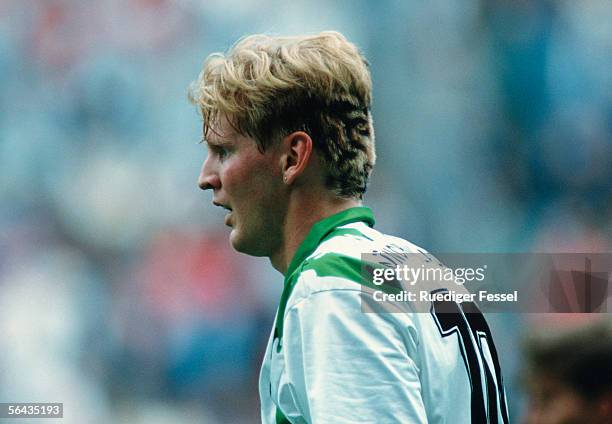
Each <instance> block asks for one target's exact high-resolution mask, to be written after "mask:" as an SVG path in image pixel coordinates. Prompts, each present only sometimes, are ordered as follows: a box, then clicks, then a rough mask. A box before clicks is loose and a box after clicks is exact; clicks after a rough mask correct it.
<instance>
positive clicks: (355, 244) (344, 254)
mask: <svg viewBox="0 0 612 424" xmlns="http://www.w3.org/2000/svg"><path fill="white" fill-rule="evenodd" d="M383 252H395V253H398V254H409V253H427V252H426V251H425V250H424V249H422V248H420V247H419V246H417V245H415V244H413V243H410V242H408V241H406V240H404V239H402V238H399V237H394V236H391V235H387V234H383V233H381V232H380V231H377V230H375V229H373V228H371V227H369V226H368V225H367V224H365V223H364V222H355V223H351V224H346V225H343V226H341V227H338V228H336V229H335V230H334V231H332V232H331V233H330V234H329V235H328V236H327V237H326V238H325V239H324V240H323V241H322V242H321V243H320V244H319V246H318V247H317V248H316V249H315V250H314V252H313V253H312V254H310V255H309V256H308V257H307V258H306V259H304V261H303V262H302V263H301V264H300V266H299V267H298V269H297V271H296V274H295V275H294V276H293V277H292V278H294V279H295V280H296V281H295V286H294V289H293V292H292V294H291V297H290V299H289V302H288V305H287V306H288V307H289V308H290V307H291V306H292V305H295V304H296V303H298V302H300V301H301V300H303V299H305V298H308V297H309V296H311V295H313V294H315V293H319V292H324V291H326V292H328V291H329V292H334V291H346V290H349V291H356V292H359V291H361V289H362V288H361V283H362V278H361V272H362V265H363V255H364V254H372V253H383ZM332 294H333V293H332Z"/></svg>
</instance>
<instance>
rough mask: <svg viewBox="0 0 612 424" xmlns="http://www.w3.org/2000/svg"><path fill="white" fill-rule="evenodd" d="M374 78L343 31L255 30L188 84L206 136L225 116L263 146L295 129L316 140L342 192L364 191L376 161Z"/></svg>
mask: <svg viewBox="0 0 612 424" xmlns="http://www.w3.org/2000/svg"><path fill="white" fill-rule="evenodd" d="M371 93H372V81H371V78H370V72H369V69H368V63H367V61H366V60H365V58H364V57H363V56H362V55H361V54H360V52H359V50H358V49H357V47H356V46H355V45H354V44H352V43H350V42H349V41H347V39H346V38H345V37H344V36H343V35H342V34H340V33H338V32H333V31H325V32H322V33H320V34H317V35H312V36H296V37H271V36H266V35H252V36H249V37H246V38H243V39H241V40H239V41H238V42H237V43H236V44H235V45H234V46H233V47H232V48H231V49H230V50H229V51H228V52H227V53H226V54H222V53H214V54H211V55H210V56H208V58H207V59H206V62H205V63H204V69H203V70H202V72H201V73H200V76H199V78H198V80H197V81H195V82H194V83H193V84H192V86H191V89H190V93H189V97H190V100H191V101H192V102H193V103H195V104H196V105H198V106H199V108H200V110H201V113H202V117H203V120H204V136H205V137H206V136H207V134H208V133H209V131H211V128H212V127H213V126H214V125H215V123H216V122H217V120H218V119H219V117H220V116H221V115H225V116H226V117H227V119H228V121H229V122H230V124H231V125H232V126H233V127H234V129H235V130H236V131H237V132H238V133H240V134H242V135H246V136H249V137H252V138H253V139H254V140H255V141H256V143H257V145H258V148H259V149H260V150H261V151H262V152H263V151H264V150H265V149H266V148H267V147H268V146H270V145H271V144H272V143H274V142H276V141H278V140H280V139H282V137H284V136H285V135H288V134H290V133H291V132H293V131H305V132H307V133H308V134H309V135H310V137H311V138H312V139H313V142H314V146H315V149H317V151H318V152H319V154H320V156H321V158H322V162H323V166H324V169H325V172H326V175H325V184H326V186H327V187H328V188H329V189H332V190H333V191H334V192H335V193H336V194H337V195H339V196H342V197H359V198H361V197H362V196H363V193H365V190H366V186H367V181H368V177H369V176H370V173H371V171H372V168H373V166H374V163H375V160H376V154H375V151H374V128H373V125H372V115H371V112H370V106H371V101H372V94H371Z"/></svg>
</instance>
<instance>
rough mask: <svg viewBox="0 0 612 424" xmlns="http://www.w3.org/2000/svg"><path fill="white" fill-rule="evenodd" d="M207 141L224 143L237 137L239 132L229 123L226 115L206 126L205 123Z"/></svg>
mask: <svg viewBox="0 0 612 424" xmlns="http://www.w3.org/2000/svg"><path fill="white" fill-rule="evenodd" d="M203 130H204V131H205V137H206V141H207V142H210V143H224V142H228V141H231V140H233V139H235V138H236V137H237V136H238V133H237V132H236V130H235V129H234V127H232V125H231V124H230V123H229V121H228V120H227V118H226V117H225V116H221V117H219V118H218V119H215V121H214V122H211V123H210V124H209V126H208V128H206V125H204V128H203Z"/></svg>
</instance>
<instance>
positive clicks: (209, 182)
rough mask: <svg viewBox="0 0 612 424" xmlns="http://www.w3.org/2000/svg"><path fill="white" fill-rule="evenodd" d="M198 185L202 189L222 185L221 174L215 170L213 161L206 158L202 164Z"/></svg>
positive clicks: (213, 188) (216, 187)
mask: <svg viewBox="0 0 612 424" xmlns="http://www.w3.org/2000/svg"><path fill="white" fill-rule="evenodd" d="M198 186H199V187H200V188H201V189H202V190H211V189H212V190H215V189H218V188H219V187H220V186H221V180H220V179H219V175H218V174H217V172H215V171H214V169H213V166H212V163H210V161H209V159H208V158H206V160H205V161H204V163H203V164H202V169H201V171H200V176H199V177H198Z"/></svg>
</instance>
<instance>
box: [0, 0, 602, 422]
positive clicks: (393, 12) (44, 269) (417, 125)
mask: <svg viewBox="0 0 612 424" xmlns="http://www.w3.org/2000/svg"><path fill="white" fill-rule="evenodd" d="M610 22H612V3H610V2H609V1H607V0H584V1H580V2H576V1H571V0H565V1H562V0H556V1H553V0H551V1H535V0H531V1H529V0H481V1H477V0H463V1H460V2H457V1H443V0H439V1H428V2H416V1H400V0H380V1H367V0H352V1H349V0H344V1H334V2H331V1H322V0H294V1H291V2H286V1H278V0H258V1H255V0H225V1H219V0H208V1H206V0H202V1H197V0H100V1H77V0H40V1H36V0H1V1H0V335H1V337H0V351H1V352H2V354H1V355H0V401H2V402H8V401H22V402H26V401H29V402H33V401H40V402H45V401H46V402H52V401H53V402H64V410H65V417H66V418H64V419H63V420H62V421H61V422H63V423H84V422H87V423H211V424H215V423H256V422H259V404H258V394H257V375H258V372H259V365H260V360H261V356H262V353H263V349H264V347H265V343H266V341H267V337H268V334H269V331H270V328H271V326H272V320H273V315H274V312H275V309H276V306H277V304H278V299H279V294H280V289H281V285H282V276H281V275H280V274H277V273H276V271H274V270H273V269H272V267H271V266H270V264H269V262H268V260H267V259H254V258H250V257H246V256H242V255H239V254H237V253H235V252H233V251H232V250H231V248H230V247H229V244H228V240H227V236H228V231H227V229H226V228H225V227H224V226H223V223H222V217H223V214H224V212H223V211H222V210H220V209H219V210H218V211H217V210H214V208H213V207H212V205H211V203H210V202H211V195H210V193H202V192H200V191H199V190H198V188H197V185H196V180H197V176H198V173H199V169H200V165H201V163H202V161H203V160H204V158H205V154H206V153H205V148H204V147H203V146H202V145H199V144H197V142H198V141H199V139H200V136H201V134H200V130H201V121H200V118H199V116H198V114H197V111H196V109H195V108H194V107H193V106H192V105H190V104H189V103H188V101H187V95H186V93H187V87H188V85H189V84H190V82H191V81H193V80H194V79H195V78H196V77H197V75H198V73H199V71H200V68H201V65H202V63H203V61H204V58H205V57H206V56H207V55H208V54H209V53H211V52H213V51H222V50H226V49H227V48H228V47H229V46H230V45H231V44H232V43H233V42H234V41H235V40H236V39H237V38H238V37H240V36H243V35H246V34H250V33H257V32H266V33H271V34H299V33H305V32H317V31H320V30H325V29H334V30H338V31H341V32H343V33H344V34H345V35H346V36H347V37H348V38H349V39H350V40H352V41H353V42H355V43H356V44H358V45H359V46H360V47H361V48H362V50H363V51H364V52H365V54H366V56H367V57H368V59H369V61H370V63H371V67H372V74H373V81H374V111H373V112H374V119H375V127H376V134H377V148H378V155H379V157H378V164H377V167H376V169H375V172H374V175H373V179H372V182H371V185H370V189H369V193H368V196H367V198H366V204H367V205H368V206H370V207H372V209H373V210H374V212H375V215H376V216H377V221H378V225H377V228H379V229H380V230H382V231H385V232H391V233H393V234H395V235H398V236H401V237H404V238H406V239H408V240H411V241H412V242H414V243H416V244H419V245H421V246H423V247H425V248H427V249H428V250H430V251H433V252H436V251H438V252H530V251H534V252H571V251H575V252H609V251H612V249H611V247H612V246H611V244H612V201H611V200H612V72H611V71H610V70H611V69H612V25H610ZM216 209H218V208H216ZM581 318H582V317H580V316H578V315H570V316H565V317H563V319H560V317H554V321H555V323H556V324H555V325H570V324H571V323H573V322H575V321H577V320H579V319H581ZM490 320H491V324H492V326H493V327H494V331H495V332H496V334H497V344H498V349H499V350H500V355H501V357H502V367H503V369H504V372H505V378H506V383H507V389H508V396H509V402H510V412H511V416H512V418H513V420H512V421H513V422H516V421H517V420H518V419H519V417H520V416H521V414H522V411H523V408H524V395H523V392H522V386H521V384H520V380H519V378H518V375H519V371H520V369H521V356H520V350H519V347H518V343H519V341H520V340H521V338H522V337H523V336H524V333H525V332H526V331H527V330H528V329H529V328H531V327H532V326H534V325H535V324H534V320H533V317H525V316H521V315H518V314H508V315H495V316H492V317H490ZM24 422H25V420H24Z"/></svg>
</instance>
